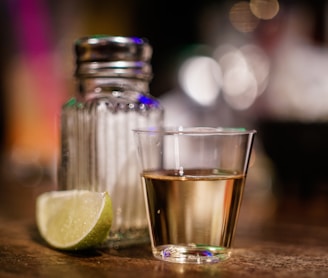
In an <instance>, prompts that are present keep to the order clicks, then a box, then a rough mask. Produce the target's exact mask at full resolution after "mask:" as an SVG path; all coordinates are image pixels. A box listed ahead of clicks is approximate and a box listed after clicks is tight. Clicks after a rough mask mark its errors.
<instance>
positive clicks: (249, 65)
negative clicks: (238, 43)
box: [214, 45, 270, 110]
mask: <svg viewBox="0 0 328 278" xmlns="http://www.w3.org/2000/svg"><path fill="white" fill-rule="evenodd" d="M214 55H215V57H216V58H217V60H218V63H219V64H220V65H221V68H222V72H223V83H222V92H223V97H224V99H225V100H226V102H227V103H228V104H229V105H230V106H231V107H232V108H234V109H237V110H244V109H247V108H249V107H250V106H251V105H252V104H253V103H254V102H255V100H256V98H257V97H258V96H259V95H260V94H261V93H262V92H263V91H264V89H265V88H266V86H267V82H268V77H269V68H270V63H269V59H268V57H267V56H266V55H265V53H264V52H263V51H261V49H260V48H258V47H257V46H255V45H245V46H243V47H241V48H240V49H238V48H236V47H233V46H227V45H225V46H221V47H218V48H217V49H216V51H215V53H214Z"/></svg>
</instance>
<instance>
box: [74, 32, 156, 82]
mask: <svg viewBox="0 0 328 278" xmlns="http://www.w3.org/2000/svg"><path fill="white" fill-rule="evenodd" d="M75 55H76V71H75V76H76V77H126V78H137V79H144V80H150V79H151V77H152V68H151V64H150V60H151V56H152V47H151V46H150V44H149V43H148V41H147V40H146V39H142V38H137V37H121V36H107V35H96V36H90V37H84V38H81V39H78V40H77V41H76V42H75Z"/></svg>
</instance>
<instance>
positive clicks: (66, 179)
mask: <svg viewBox="0 0 328 278" xmlns="http://www.w3.org/2000/svg"><path fill="white" fill-rule="evenodd" d="M75 54H76V71H75V77H76V79H77V83H78V90H77V91H78V92H77V94H76V95H75V96H74V97H73V98H72V99H71V100H69V101H68V102H67V103H66V104H64V106H63V108H62V113H61V158H60V165H59V176H58V183H59V184H58V186H59V188H61V189H64V190H70V189H87V190H92V191H108V192H109V194H110V196H111V198H112V204H113V210H114V211H113V213H114V215H113V223H112V228H111V232H110V236H109V240H108V243H109V245H110V246H111V247H122V246H129V245H134V244H138V243H143V242H146V241H148V239H149V235H148V228H147V217H146V210H145V205H144V199H143V193H142V187H141V184H140V176H139V171H138V163H137V161H136V153H135V151H136V150H135V142H134V137H133V136H134V135H133V131H132V130H133V129H136V128H140V127H150V126H154V127H160V126H162V124H163V109H162V107H161V105H160V104H159V102H158V100H156V99H155V98H154V97H152V96H151V95H150V94H149V82H150V80H151V78H152V68H151V64H150V60H151V56H152V48H151V46H150V44H149V43H148V42H147V40H145V39H141V38H135V37H116V36H103V35H102V36H91V37H85V38H81V39H79V40H77V41H76V43H75Z"/></svg>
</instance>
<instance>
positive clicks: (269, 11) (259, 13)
mask: <svg viewBox="0 0 328 278" xmlns="http://www.w3.org/2000/svg"><path fill="white" fill-rule="evenodd" d="M249 5H250V9H251V11H252V13H253V14H254V15H255V16H256V17H258V18H260V19H272V18H274V17H275V16H276V15H277V13H278V12H279V2H278V0H251V1H250V4H249Z"/></svg>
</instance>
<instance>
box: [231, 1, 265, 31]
mask: <svg viewBox="0 0 328 278" xmlns="http://www.w3.org/2000/svg"><path fill="white" fill-rule="evenodd" d="M229 19H230V22H231V24H232V25H233V26H234V27H235V28H236V29H237V30H238V31H240V32H243V33H248V32H252V31H254V29H255V28H256V27H257V25H258V24H259V19H258V18H257V17H256V16H254V14H253V13H252V12H251V10H250V6H249V3H248V2H246V1H240V2H237V3H236V4H234V5H233V6H232V7H231V9H230V11H229Z"/></svg>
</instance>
